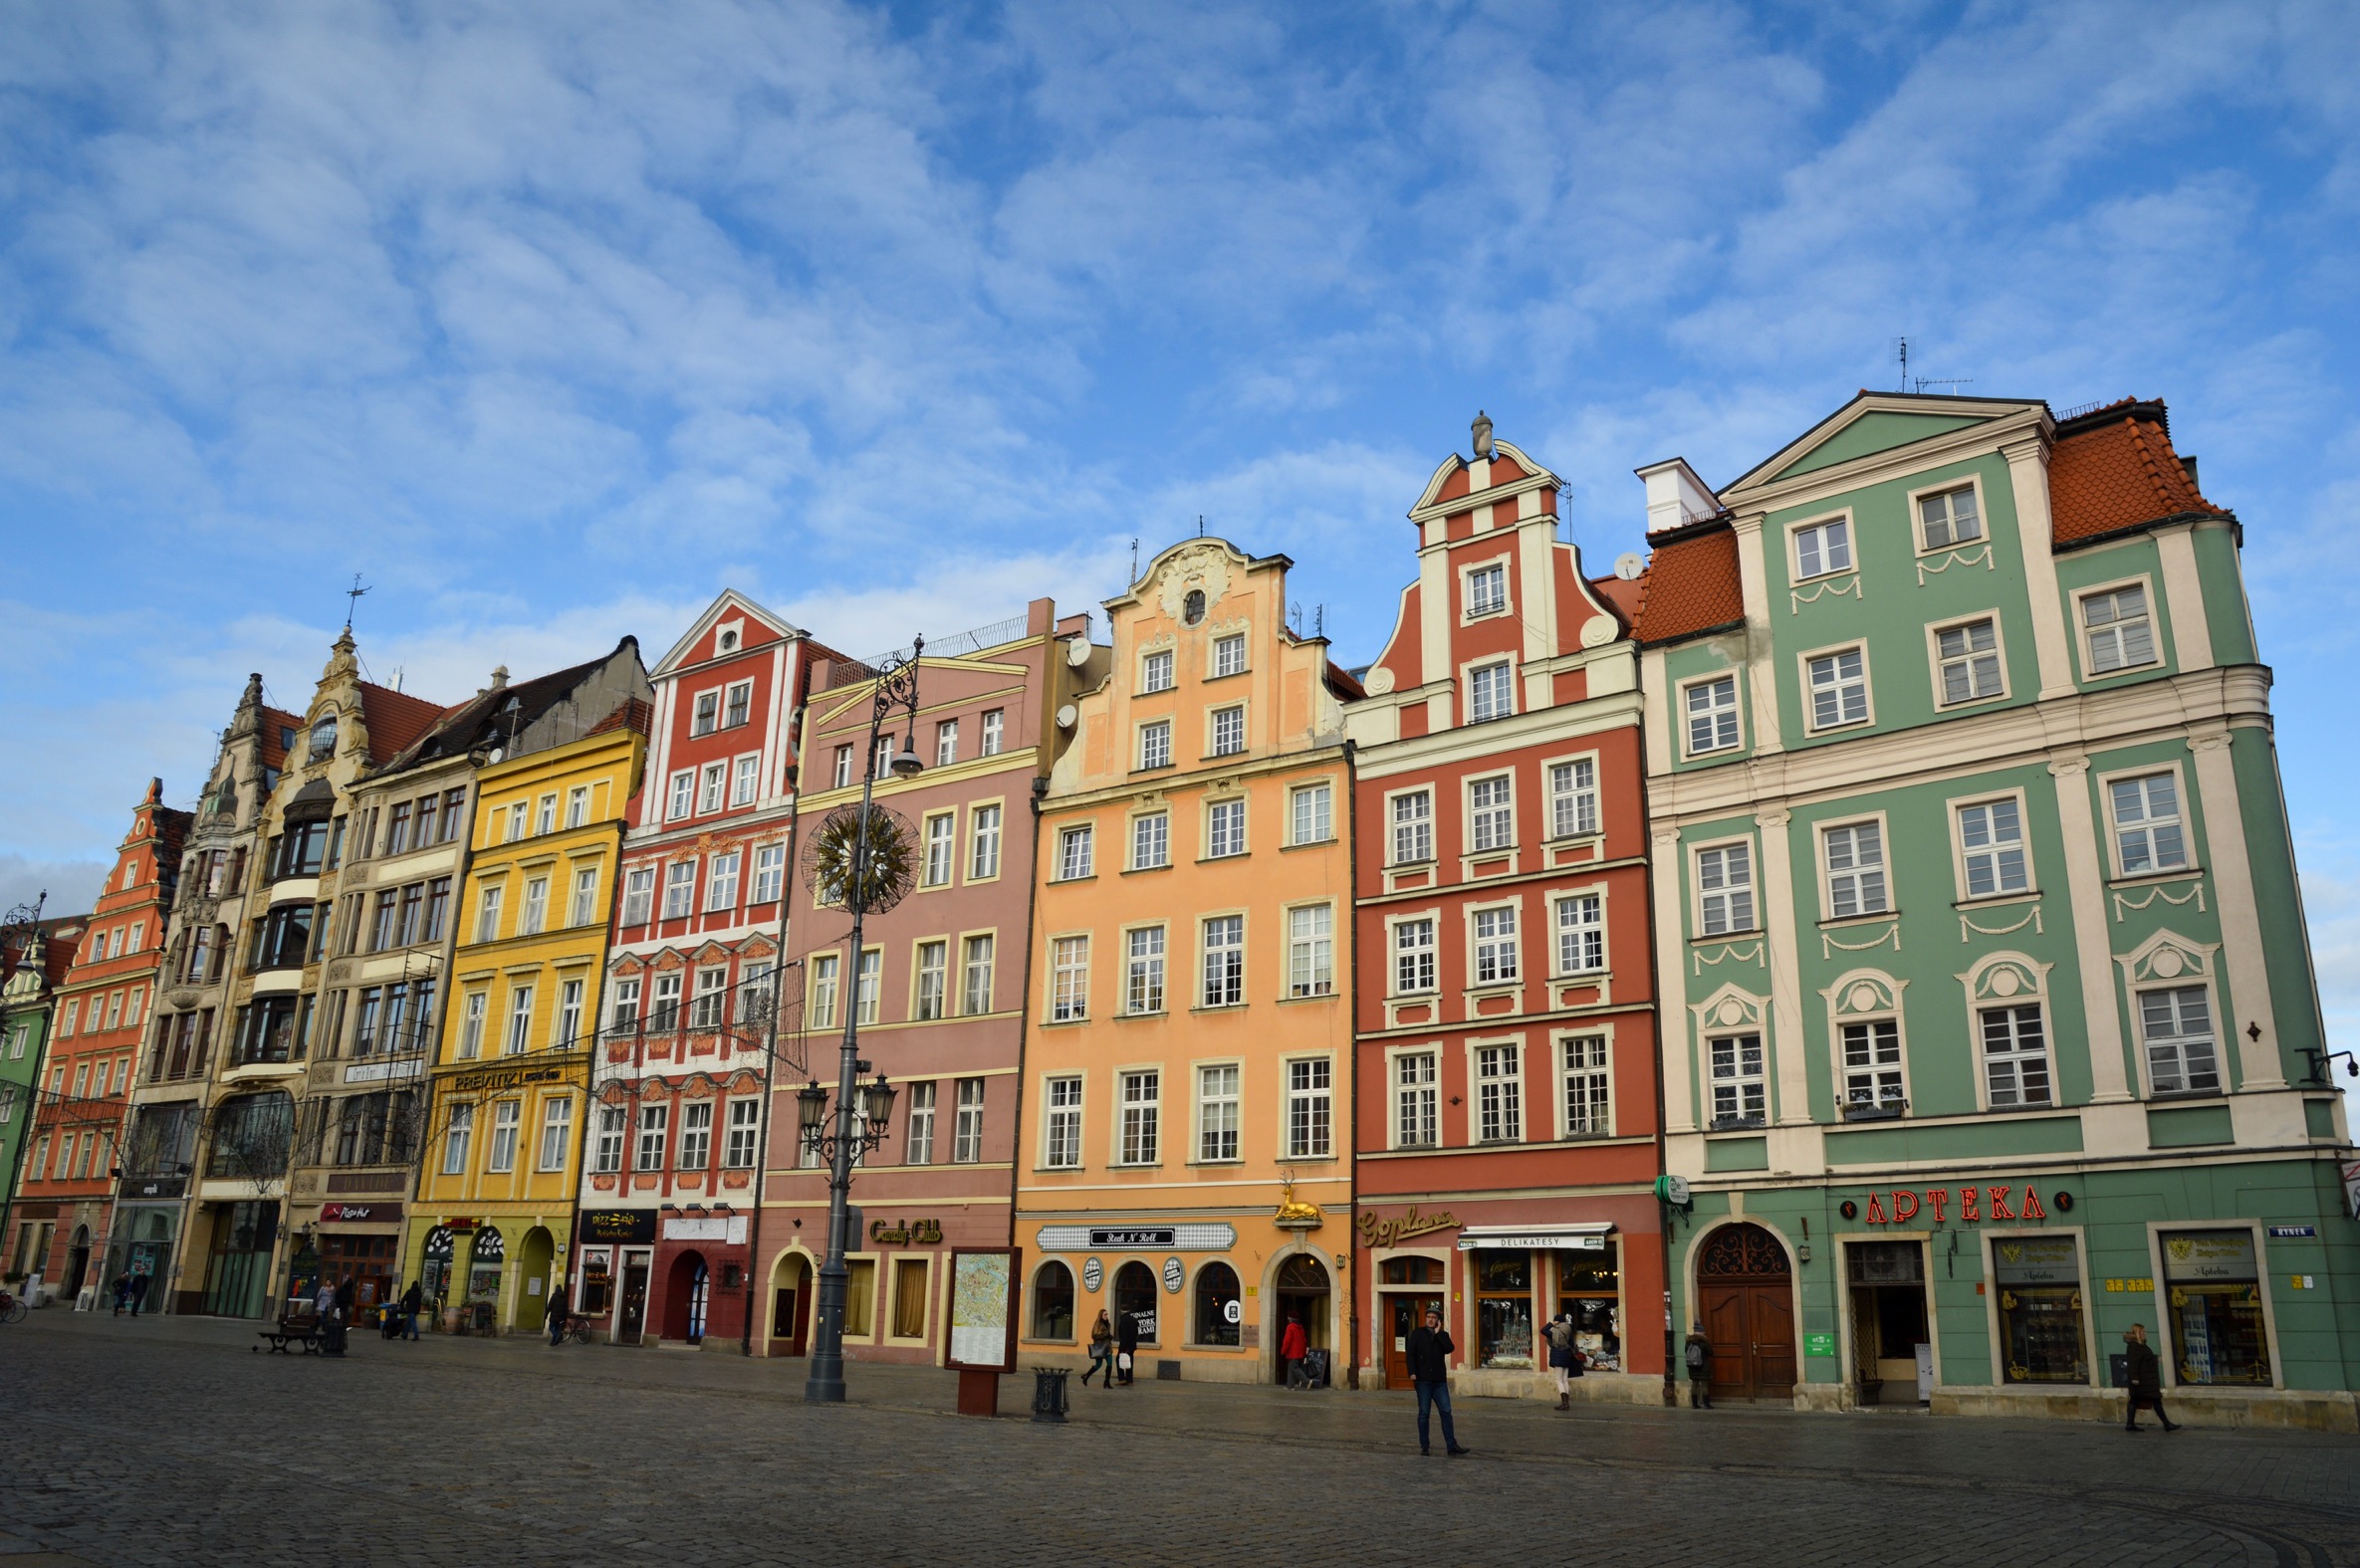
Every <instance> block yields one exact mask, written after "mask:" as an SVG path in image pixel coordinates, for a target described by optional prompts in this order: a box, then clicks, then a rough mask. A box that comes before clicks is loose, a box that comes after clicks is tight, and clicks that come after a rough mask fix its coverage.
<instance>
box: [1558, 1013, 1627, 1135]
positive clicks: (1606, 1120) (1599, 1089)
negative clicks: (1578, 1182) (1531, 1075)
mask: <svg viewBox="0 0 2360 1568" xmlns="http://www.w3.org/2000/svg"><path fill="white" fill-rule="evenodd" d="M1554 1054H1555V1056H1556V1068H1557V1095H1556V1100H1557V1105H1556V1111H1557V1137H1559V1138H1560V1139H1572V1138H1611V1137H1613V1136H1614V1034H1613V1031H1612V1030H1611V1029H1592V1030H1565V1031H1563V1032H1560V1033H1559V1034H1558V1035H1557V1037H1556V1050H1555V1052H1554ZM1577 1089H1578V1090H1579V1091H1580V1095H1581V1101H1582V1105H1583V1107H1584V1110H1585V1112H1586V1111H1587V1109H1588V1108H1589V1107H1590V1106H1592V1105H1594V1104H1596V1102H1597V1101H1598V1100H1599V1099H1600V1098H1601V1096H1602V1097H1603V1100H1604V1106H1603V1108H1602V1109H1601V1110H1600V1111H1599V1112H1598V1113H1597V1120H1598V1121H1599V1122H1601V1123H1602V1125H1596V1126H1586V1127H1585V1126H1579V1125H1576V1120H1575V1117H1574V1114H1573V1102H1574V1094H1575V1091H1576V1090H1577ZM1583 1119H1588V1118H1587V1117H1586V1115H1585V1117H1584V1118H1583Z"/></svg>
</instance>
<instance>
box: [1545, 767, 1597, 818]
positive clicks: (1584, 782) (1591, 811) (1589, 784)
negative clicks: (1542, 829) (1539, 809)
mask: <svg viewBox="0 0 2360 1568" xmlns="http://www.w3.org/2000/svg"><path fill="white" fill-rule="evenodd" d="M1548 829H1549V835H1550V836H1551V837H1553V838H1575V837H1579V836H1581V835H1582V834H1585V833H1594V832H1596V831H1597V830H1598V765H1597V763H1596V761H1595V760H1594V759H1592V758H1587V757H1583V758H1577V759H1575V760H1574V761H1572V762H1569V763H1552V764H1551V765H1549V770H1548Z"/></svg>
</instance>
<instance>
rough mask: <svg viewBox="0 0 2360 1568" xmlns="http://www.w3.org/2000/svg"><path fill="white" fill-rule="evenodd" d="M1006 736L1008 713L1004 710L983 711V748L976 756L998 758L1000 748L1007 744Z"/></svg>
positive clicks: (991, 709)
mask: <svg viewBox="0 0 2360 1568" xmlns="http://www.w3.org/2000/svg"><path fill="white" fill-rule="evenodd" d="M1007 736H1008V711H1007V710H1006V709H1004V708H987V709H985V710H984V716H983V746H982V750H980V751H978V752H977V753H976V755H977V756H978V757H997V756H999V755H1000V752H1001V750H1002V748H1003V747H1004V746H1005V745H1006V744H1007Z"/></svg>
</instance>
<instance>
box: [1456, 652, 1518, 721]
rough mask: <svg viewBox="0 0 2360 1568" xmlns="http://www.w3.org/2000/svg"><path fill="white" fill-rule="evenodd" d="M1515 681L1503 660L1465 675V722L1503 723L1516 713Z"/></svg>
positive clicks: (1511, 667)
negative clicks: (1494, 720)
mask: <svg viewBox="0 0 2360 1568" xmlns="http://www.w3.org/2000/svg"><path fill="white" fill-rule="evenodd" d="M1515 682H1516V677H1515V672H1514V668H1513V666H1511V665H1510V663H1509V662H1508V661H1507V660H1505V659H1503V660H1501V661H1500V662H1499V663H1498V664H1486V665H1484V666H1482V667H1481V668H1478V669H1473V670H1469V671H1468V672H1467V718H1468V722H1469V723H1472V724H1481V723H1483V722H1484V721H1485V720H1486V719H1505V718H1507V717H1508V716H1509V715H1510V714H1512V713H1514V712H1516V684H1515Z"/></svg>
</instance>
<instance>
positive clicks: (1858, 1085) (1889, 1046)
mask: <svg viewBox="0 0 2360 1568" xmlns="http://www.w3.org/2000/svg"><path fill="white" fill-rule="evenodd" d="M1841 1034H1842V1039H1843V1052H1844V1106H1845V1110H1846V1114H1849V1113H1850V1111H1851V1108H1853V1107H1856V1106H1858V1107H1869V1108H1873V1109H1876V1110H1882V1111H1899V1110H1900V1109H1901V1108H1902V1106H1903V1105H1904V1104H1905V1103H1907V1102H1906V1101H1905V1100H1904V1099H1903V1097H1902V1091H1901V1021H1900V1020H1899V1019H1898V1018H1870V1019H1867V1020H1866V1021H1864V1022H1859V1023H1846V1024H1845V1025H1844V1026H1843V1028H1842V1030H1841Z"/></svg>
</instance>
